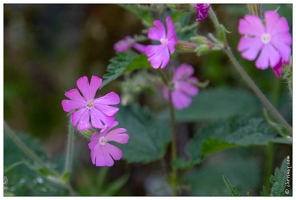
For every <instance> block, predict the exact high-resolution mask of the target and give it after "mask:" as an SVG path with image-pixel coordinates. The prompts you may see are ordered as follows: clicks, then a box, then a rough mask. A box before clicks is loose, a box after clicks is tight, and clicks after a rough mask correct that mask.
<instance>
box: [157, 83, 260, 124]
mask: <svg viewBox="0 0 296 200" xmlns="http://www.w3.org/2000/svg"><path fill="white" fill-rule="evenodd" d="M259 106H260V103H259V101H258V99H257V97H256V96H254V95H253V94H251V93H249V92H248V91H246V90H242V89H233V88H217V89H206V90H204V91H200V92H199V94H198V95H197V96H195V97H193V98H192V103H191V104H190V106H189V107H187V108H185V109H183V110H176V111H175V115H176V120H177V121H181V122H183V121H184V122H196V121H200V120H218V119H223V118H228V117H231V116H233V115H236V114H240V113H255V112H257V111H258V108H259ZM160 117H161V118H168V117H169V110H165V111H163V113H161V114H160Z"/></svg>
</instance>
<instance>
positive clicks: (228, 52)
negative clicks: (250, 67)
mask: <svg viewBox="0 0 296 200" xmlns="http://www.w3.org/2000/svg"><path fill="white" fill-rule="evenodd" d="M224 52H225V53H226V55H227V56H228V57H229V59H230V60H231V62H232V64H233V65H234V67H235V68H236V70H237V71H238V72H239V73H240V75H241V76H242V77H243V79H244V80H245V81H246V82H247V83H248V85H249V86H250V88H251V89H252V90H253V92H254V93H255V94H256V95H257V96H258V97H259V99H260V100H261V101H262V102H263V103H264V105H265V106H266V107H267V109H268V110H269V111H270V112H271V113H272V115H273V116H274V117H275V118H276V119H277V120H278V121H279V122H281V123H282V124H283V125H284V126H285V127H286V128H287V129H288V130H289V131H291V132H292V127H291V126H290V125H289V124H288V122H286V120H285V119H284V118H283V117H282V115H281V114H280V113H279V112H278V111H277V110H276V109H275V108H274V107H273V105H272V104H271V103H270V102H269V100H268V99H267V98H266V97H265V96H264V94H263V93H262V92H261V90H260V89H259V88H258V87H257V85H256V84H255V83H254V82H253V80H252V79H251V78H250V77H249V75H248V74H247V73H246V72H245V70H244V69H243V68H242V66H241V65H240V64H239V63H238V61H237V60H236V58H235V57H234V55H233V53H232V51H231V50H230V48H227V49H224Z"/></svg>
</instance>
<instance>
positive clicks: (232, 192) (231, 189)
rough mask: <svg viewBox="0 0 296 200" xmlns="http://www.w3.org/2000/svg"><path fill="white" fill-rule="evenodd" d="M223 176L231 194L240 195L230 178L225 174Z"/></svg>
mask: <svg viewBox="0 0 296 200" xmlns="http://www.w3.org/2000/svg"><path fill="white" fill-rule="evenodd" d="M222 178H223V181H224V183H225V185H226V187H227V190H228V192H229V194H230V196H240V194H239V191H238V190H237V189H236V187H234V186H233V185H232V184H231V182H230V180H229V179H228V178H227V177H226V176H225V175H223V176H222Z"/></svg>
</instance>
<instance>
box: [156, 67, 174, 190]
mask: <svg viewBox="0 0 296 200" xmlns="http://www.w3.org/2000/svg"><path fill="white" fill-rule="evenodd" d="M157 71H158V72H159V73H160V75H161V77H162V79H163V81H164V83H165V84H166V85H167V87H168V90H169V106H170V120H171V138H172V144H171V148H172V149H171V161H174V160H175V159H176V158H177V140H176V129H175V112H174V111H175V110H174V106H173V101H172V89H171V87H170V82H169V81H168V79H167V77H166V76H165V74H164V73H163V71H162V70H157ZM177 184H178V170H177V169H176V168H175V167H172V173H171V186H172V189H173V195H174V196H177V195H178V188H177Z"/></svg>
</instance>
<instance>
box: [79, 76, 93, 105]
mask: <svg viewBox="0 0 296 200" xmlns="http://www.w3.org/2000/svg"><path fill="white" fill-rule="evenodd" d="M77 87H78V89H79V90H80V92H81V93H82V95H83V97H84V98H85V100H86V101H88V100H90V95H89V83H88V78H87V77H86V76H83V77H81V78H79V79H78V80H77Z"/></svg>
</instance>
